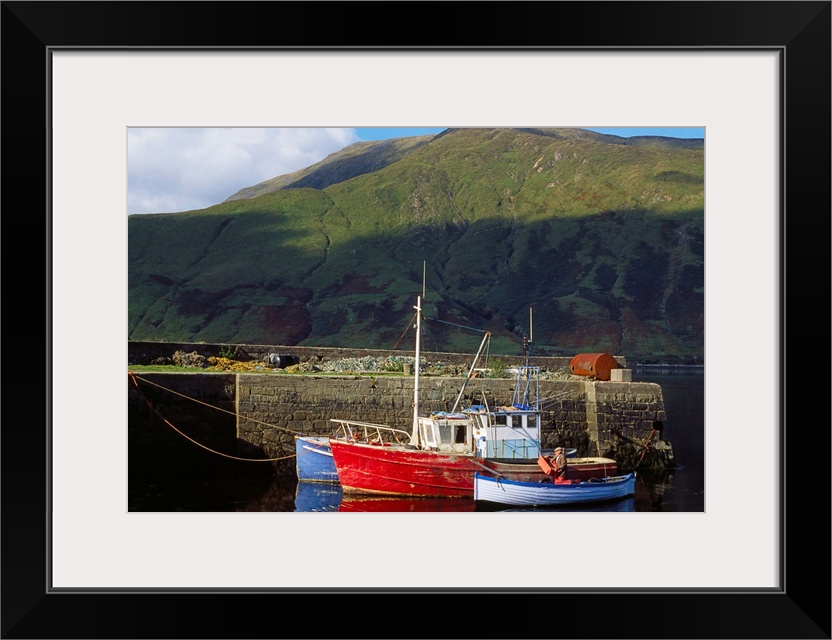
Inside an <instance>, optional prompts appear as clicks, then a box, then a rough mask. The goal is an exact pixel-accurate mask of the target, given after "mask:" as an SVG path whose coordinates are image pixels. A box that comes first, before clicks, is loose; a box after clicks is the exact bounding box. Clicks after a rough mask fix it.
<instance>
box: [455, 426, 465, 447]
mask: <svg viewBox="0 0 832 640" xmlns="http://www.w3.org/2000/svg"><path fill="white" fill-rule="evenodd" d="M465 427H466V425H464V424H458V425H456V429H455V430H454V431H455V433H454V443H456V444H465V432H466V429H465Z"/></svg>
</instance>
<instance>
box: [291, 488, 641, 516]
mask: <svg viewBox="0 0 832 640" xmlns="http://www.w3.org/2000/svg"><path fill="white" fill-rule="evenodd" d="M635 510H636V508H635V500H634V498H633V497H629V498H623V499H621V500H613V501H609V502H603V503H594V504H593V503H587V504H573V505H567V506H556V507H508V506H505V505H494V504H483V503H476V502H474V499H473V498H413V497H404V496H390V497H386V496H371V495H348V496H345V495H343V492H342V490H341V485H339V484H334V483H328V482H298V486H297V489H296V492H295V511H296V512H298V511H305V512H317V513H334V512H340V513H385V512H386V513H441V512H452V513H458V512H474V511H478V512H521V511H523V512H537V513H543V512H551V511H559V512H563V513H566V512H593V511H594V512H626V511H635Z"/></svg>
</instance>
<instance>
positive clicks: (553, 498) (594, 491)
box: [474, 473, 636, 507]
mask: <svg viewBox="0 0 832 640" xmlns="http://www.w3.org/2000/svg"><path fill="white" fill-rule="evenodd" d="M635 483H636V474H635V473H629V474H626V475H623V476H613V477H609V478H602V479H598V480H594V481H593V480H585V481H580V482H563V483H560V482H551V481H549V480H548V479H547V481H546V482H521V481H516V480H510V479H507V478H495V477H492V476H488V475H482V474H479V473H477V474H476V476H475V478H474V500H475V501H478V502H480V501H481V502H492V503H495V504H508V505H517V506H529V507H536V506H555V505H570V504H581V503H587V502H603V501H607V500H617V499H620V498H626V497H628V496H631V495H633V494H634V493H635Z"/></svg>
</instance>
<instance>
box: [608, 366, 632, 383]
mask: <svg viewBox="0 0 832 640" xmlns="http://www.w3.org/2000/svg"><path fill="white" fill-rule="evenodd" d="M610 381H611V382H632V381H633V370H632V369H610Z"/></svg>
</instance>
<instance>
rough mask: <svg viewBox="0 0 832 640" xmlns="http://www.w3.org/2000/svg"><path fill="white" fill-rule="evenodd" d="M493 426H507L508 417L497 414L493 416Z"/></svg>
mask: <svg viewBox="0 0 832 640" xmlns="http://www.w3.org/2000/svg"><path fill="white" fill-rule="evenodd" d="M494 424H497V425H501V424H502V425H505V424H508V417H507V416H506V415H500V414H497V415H496V416H494Z"/></svg>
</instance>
